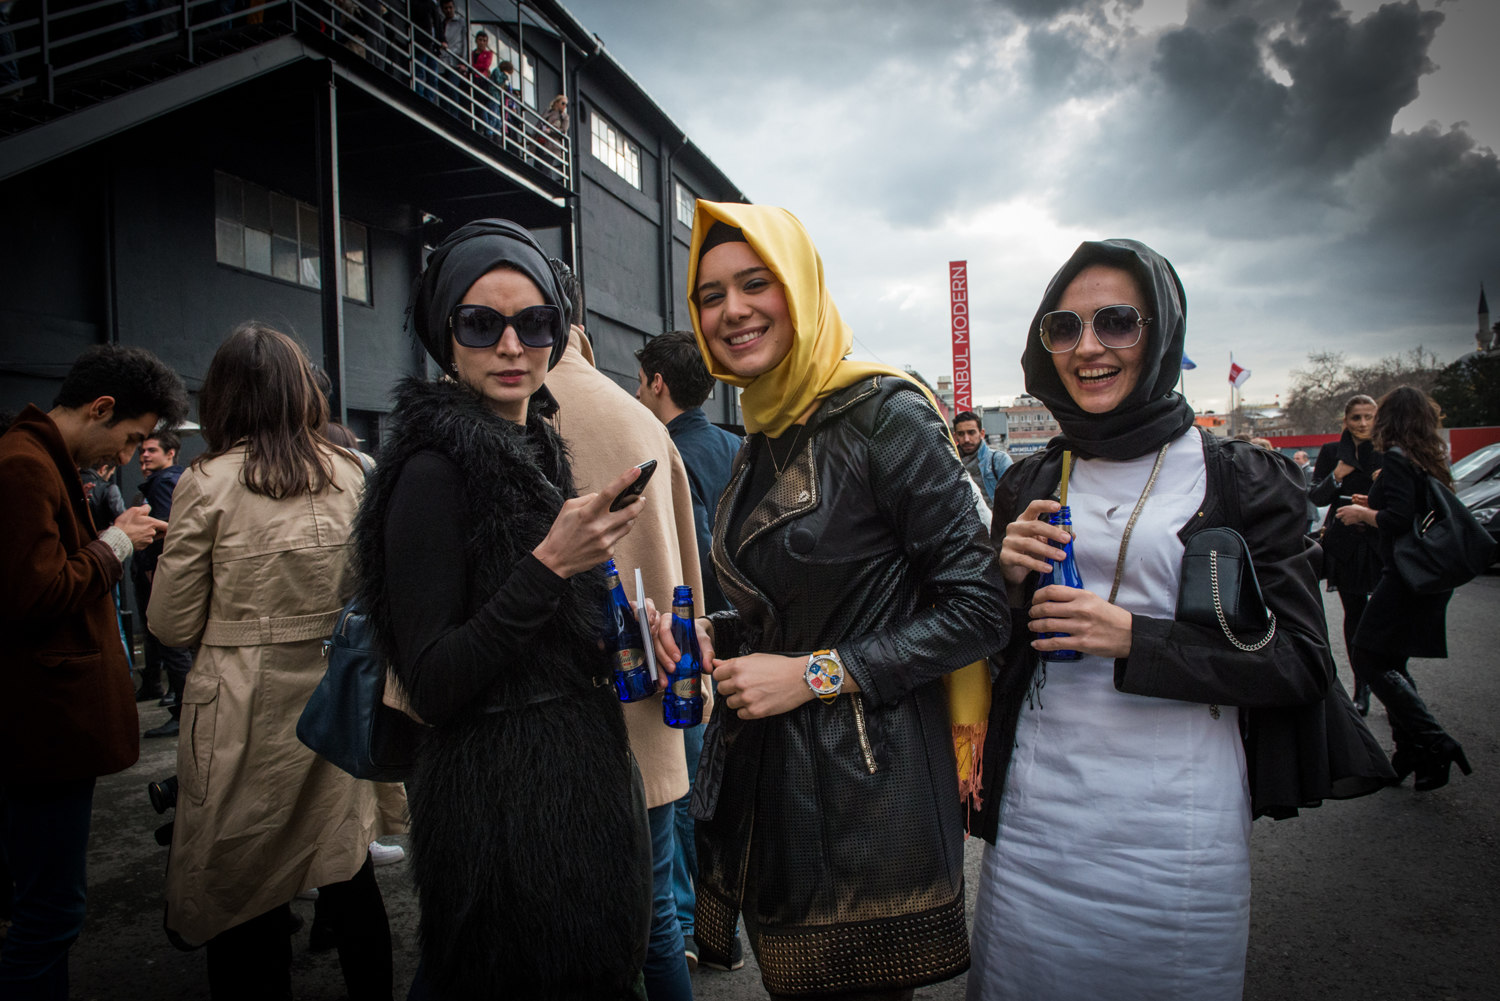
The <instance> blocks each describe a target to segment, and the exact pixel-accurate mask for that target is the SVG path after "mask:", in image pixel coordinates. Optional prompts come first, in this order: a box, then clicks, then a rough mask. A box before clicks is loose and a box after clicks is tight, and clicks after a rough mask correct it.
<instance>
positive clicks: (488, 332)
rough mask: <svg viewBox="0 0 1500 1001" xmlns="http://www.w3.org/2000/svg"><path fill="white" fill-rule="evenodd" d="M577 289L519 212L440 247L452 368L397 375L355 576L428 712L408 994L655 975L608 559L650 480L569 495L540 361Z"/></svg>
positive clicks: (572, 987)
mask: <svg viewBox="0 0 1500 1001" xmlns="http://www.w3.org/2000/svg"><path fill="white" fill-rule="evenodd" d="M566 306H567V299H566V296H565V295H564V293H563V291H562V289H561V287H560V286H559V284H558V280H557V276H556V275H555V274H554V273H553V271H552V268H551V266H550V265H549V263H548V261H547V256H546V254H545V253H544V252H543V251H542V249H541V247H540V246H539V245H538V244H537V242H536V240H535V239H534V238H533V237H532V235H531V234H530V233H528V232H527V231H526V230H525V229H523V228H521V227H520V226H518V225H516V224H515V223H512V222H509V221H506V220H500V219H483V220H479V221H477V222H472V223H469V224H467V225H465V226H462V227H460V228H459V229H457V230H455V231H454V232H453V233H452V234H450V235H449V236H448V237H447V238H446V239H444V240H443V241H442V242H441V243H440V244H439V245H438V246H437V248H436V249H434V250H433V252H432V254H431V256H430V257H429V258H428V262H427V267H426V269H425V270H424V271H423V272H422V275H421V278H420V281H419V282H418V285H417V289H416V294H415V299H414V301H413V303H412V309H411V317H412V323H413V324H414V326H415V328H416V333H417V337H418V338H419V339H420V341H421V343H422V346H423V347H424V348H426V350H427V353H428V354H429V355H430V356H431V357H432V358H433V360H434V361H436V362H437V364H438V365H439V366H440V367H441V369H442V371H443V372H444V373H445V374H446V377H445V378H443V379H440V380H437V381H433V382H428V381H425V380H421V379H408V380H406V381H405V382H403V383H401V384H400V386H399V387H398V388H397V390H396V399H395V408H394V410H393V411H392V413H391V417H390V424H389V426H388V429H387V432H386V433H385V434H383V435H382V440H381V448H380V464H379V465H378V466H376V468H375V471H374V472H373V473H372V474H371V476H370V483H369V491H368V494H367V495H366V500H365V504H364V507H363V509H362V510H361V511H360V516H359V524H358V526H357V528H356V540H357V554H358V563H359V570H360V572H359V591H358V594H359V597H360V598H361V600H362V601H363V603H364V606H365V607H366V608H367V609H369V613H370V618H371V621H372V623H373V624H374V625H375V628H376V632H377V638H378V641H379V644H380V648H381V650H382V651H383V652H384V653H385V655H386V656H387V657H388V658H389V660H390V662H391V666H392V668H393V669H394V671H395V673H396V676H397V678H398V679H399V680H400V681H401V683H402V685H403V686H404V687H405V689H406V693H407V695H408V696H409V699H410V704H411V707H412V709H413V710H414V711H415V712H416V713H417V714H418V715H419V716H420V717H421V718H422V719H424V720H426V721H427V722H428V723H429V724H431V725H432V729H431V730H430V731H429V732H428V734H427V738H426V740H425V741H424V743H423V747H422V751H421V753H420V755H419V757H418V760H417V763H416V770H415V773H414V775H413V776H412V779H411V781H410V783H409V785H410V787H411V818H412V824H411V847H412V853H411V855H412V857H411V863H412V867H413V877H414V879H415V882H416V887H417V896H418V900H419V902H420V905H421V918H420V932H421V943H422V958H421V963H420V965H419V966H418V968H417V975H416V980H415V982H414V983H413V984H412V991H411V995H410V997H411V999H412V1001H423V999H429V998H448V999H464V1001H468V999H474V998H499V997H546V998H578V999H580V1001H581V999H584V998H590V999H595V998H597V999H599V1001H615V999H625V998H639V991H640V990H641V973H640V970H641V966H642V961H643V958H644V955H645V948H646V940H647V929H648V924H649V918H650V913H651V855H650V846H651V838H650V833H649V830H648V828H647V820H646V810H645V797H644V792H643V790H642V786H641V780H640V773H639V771H638V770H637V768H636V766H635V764H634V762H633V760H632V757H631V754H630V744H629V740H628V738H627V734H626V727H625V719H624V715H623V713H622V712H621V707H620V702H619V700H618V699H617V698H616V696H615V693H614V691H613V688H612V686H611V685H610V676H611V669H610V662H611V658H610V656H609V654H608V653H606V652H605V650H604V649H603V645H602V644H601V642H600V638H601V637H600V632H601V628H602V615H601V612H602V608H603V603H604V601H605V598H606V594H607V592H606V591H605V589H604V577H603V573H602V571H601V570H600V564H602V563H603V562H604V561H605V560H606V559H608V558H609V557H610V556H611V555H612V554H613V553H614V547H615V545H616V544H617V543H618V542H619V541H620V539H622V538H623V537H624V536H625V535H626V534H627V533H628V532H629V531H630V528H631V525H632V524H633V523H634V522H635V520H636V519H637V518H638V517H640V516H641V515H642V513H643V509H644V508H645V506H646V502H645V501H641V500H639V499H637V500H635V501H633V502H631V503H630V504H627V505H626V506H625V507H623V508H621V509H620V510H619V511H615V512H611V511H609V510H608V509H609V506H610V502H611V501H612V499H613V498H614V497H615V496H617V495H618V494H619V492H620V491H621V490H623V489H624V488H625V487H626V486H628V485H629V484H630V483H632V482H634V480H635V477H636V475H637V474H636V471H635V470H634V469H633V468H629V467H627V468H626V469H625V471H624V472H623V473H622V474H620V475H618V476H616V477H615V478H614V479H613V480H612V481H610V482H608V483H605V484H603V485H602V490H601V491H600V492H599V493H597V494H588V495H586V496H583V497H574V496H573V494H574V489H573V475H572V470H571V466H570V464H569V461H568V456H567V453H566V450H565V449H564V448H563V444H562V441H561V439H560V438H559V437H558V435H557V433H556V431H555V430H553V428H552V425H551V424H550V423H549V422H548V417H550V416H551V415H552V414H553V413H555V412H556V408H557V405H556V402H555V401H554V399H553V397H552V395H551V393H550V392H549V391H548V389H547V387H546V386H545V384H544V382H545V380H546V379H547V375H548V372H549V371H550V370H551V369H552V368H553V366H555V365H557V364H558V362H559V361H560V360H561V358H562V355H563V352H564V351H565V350H566V348H567V342H568V339H569V337H568V326H567V318H566V315H565V309H566ZM633 459H634V457H630V456H621V457H618V461H619V463H620V464H621V465H622V466H623V465H624V464H625V463H626V462H630V461H633ZM634 461H638V460H634Z"/></svg>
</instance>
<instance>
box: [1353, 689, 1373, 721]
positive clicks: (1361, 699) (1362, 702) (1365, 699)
mask: <svg viewBox="0 0 1500 1001" xmlns="http://www.w3.org/2000/svg"><path fill="white" fill-rule="evenodd" d="M1354 708H1356V709H1358V710H1359V714H1360V715H1361V716H1368V715H1370V686H1369V685H1367V684H1365V683H1364V682H1363V681H1356V682H1355V683H1354Z"/></svg>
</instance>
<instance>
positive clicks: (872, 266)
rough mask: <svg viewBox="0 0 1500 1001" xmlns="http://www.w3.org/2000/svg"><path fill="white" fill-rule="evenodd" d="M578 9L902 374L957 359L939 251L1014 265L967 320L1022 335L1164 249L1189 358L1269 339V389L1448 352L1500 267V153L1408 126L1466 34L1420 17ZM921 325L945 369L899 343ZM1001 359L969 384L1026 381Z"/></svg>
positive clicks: (1089, 9)
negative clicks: (1079, 283) (1285, 376)
mask: <svg viewBox="0 0 1500 1001" xmlns="http://www.w3.org/2000/svg"><path fill="white" fill-rule="evenodd" d="M565 2H568V0H565ZM1345 2H1351V0H1345ZM1359 2H1363V0H1359ZM570 6H573V7H574V8H575V9H576V10H577V11H578V13H579V14H580V16H581V17H582V19H583V20H584V23H585V24H588V25H589V26H590V27H593V28H595V29H596V30H599V31H600V32H601V34H602V35H603V36H604V38H605V41H606V42H607V43H608V44H609V46H610V48H611V50H612V51H613V52H614V53H615V55H616V56H617V57H618V58H619V59H620V60H621V62H622V63H624V64H625V65H626V66H627V67H629V68H630V70H631V72H632V73H634V74H635V75H636V76H637V78H638V79H641V80H642V82H643V83H644V84H645V85H646V86H647V89H648V90H649V91H650V92H651V93H652V94H653V96H655V97H656V99H657V100H658V101H660V102H661V103H662V105H663V106H664V107H665V108H666V109H667V110H668V111H669V112H670V113H671V114H673V115H674V116H675V117H677V118H678V120H679V121H680V122H681V123H682V125H683V127H684V128H685V129H686V130H687V131H688V133H689V134H690V135H692V136H693V138H694V139H695V140H696V141H697V142H699V144H700V145H701V146H702V147H703V148H704V149H705V151H706V152H707V153H708V154H709V155H710V156H711V157H713V158H714V159H715V160H716V162H718V163H719V165H720V166H722V167H723V168H724V169H725V171H726V172H728V174H729V175H730V176H731V177H733V178H734V179H735V180H736V182H737V183H739V184H740V185H742V186H743V187H744V189H745V190H746V191H747V192H748V193H749V194H750V195H751V196H753V197H756V198H759V199H764V200H766V201H770V202H773V203H780V204H787V205H788V206H790V207H792V208H793V209H794V211H797V212H798V213H799V214H800V215H801V216H802V217H803V218H804V220H805V221H806V222H807V223H808V225H809V227H810V228H812V229H813V231H814V232H815V233H816V234H817V236H818V240H819V245H820V247H821V248H822V249H823V252H824V256H825V260H827V261H828V263H829V266H830V274H831V275H833V276H835V277H836V279H837V281H838V283H839V291H840V304H841V306H842V307H843V310H844V313H845V315H846V318H848V319H849V320H850V322H851V324H853V325H854V327H855V329H856V330H857V331H859V332H860V336H861V342H862V343H861V347H862V348H868V349H869V350H871V351H872V352H873V353H875V354H877V355H881V354H882V352H884V354H885V355H886V357H885V360H886V361H891V362H903V361H908V360H909V361H912V362H914V363H916V364H919V365H921V366H923V367H930V368H933V369H934V370H935V371H941V370H942V369H943V367H945V365H946V362H944V361H943V360H942V356H941V352H942V349H943V343H942V341H941V331H942V329H943V328H942V323H943V322H944V321H943V318H942V316H943V314H942V313H941V310H940V309H938V308H937V307H932V308H933V312H932V313H931V314H930V315H929V314H926V313H923V314H922V316H921V317H920V318H918V317H917V316H916V315H915V314H916V313H917V312H921V311H922V310H923V309H926V308H928V307H926V306H924V305H923V303H924V302H925V300H924V298H923V297H924V296H927V295H928V294H929V293H927V292H925V291H916V290H925V289H927V287H928V286H927V282H928V279H929V276H928V275H927V272H926V270H924V269H925V268H927V266H928V265H929V264H930V262H931V261H933V260H936V261H941V260H945V259H947V258H946V256H945V255H949V254H951V255H955V256H957V255H960V254H967V255H969V256H971V257H972V258H973V260H972V261H971V265H972V267H973V268H974V269H975V270H974V273H975V274H976V275H979V274H988V275H992V276H994V277H992V278H990V279H988V280H987V287H986V288H985V293H986V294H985V296H984V297H982V298H981V297H980V296H979V295H976V297H975V303H976V306H975V310H976V312H975V324H976V329H978V328H979V326H980V325H981V323H983V324H985V325H986V329H989V330H996V331H1009V330H1010V328H1011V326H1013V325H1014V324H1013V317H1012V316H1011V314H1016V315H1023V314H1024V315H1029V312H1030V309H1031V308H1032V307H1033V306H1034V304H1035V297H1036V295H1037V294H1038V293H1039V292H1040V289H1041V287H1042V286H1043V285H1044V284H1045V280H1046V277H1047V275H1048V274H1049V273H1050V271H1051V268H1052V267H1055V265H1056V264H1057V263H1059V262H1060V261H1061V259H1062V258H1063V257H1065V256H1066V252H1067V250H1068V249H1071V246H1072V244H1073V242H1076V239H1077V238H1078V237H1079V236H1087V237H1102V236H1122V235H1123V236H1137V237H1140V238H1142V239H1145V240H1146V241H1147V242H1148V243H1151V244H1153V245H1154V246H1156V247H1157V249H1159V250H1161V251H1162V252H1164V253H1166V254H1167V256H1169V257H1171V258H1172V259H1173V261H1174V263H1176V264H1177V265H1178V266H1179V268H1180V269H1181V270H1182V271H1183V275H1184V280H1185V281H1186V282H1187V284H1188V289H1189V296H1190V299H1191V300H1192V301H1193V302H1194V304H1195V305H1194V316H1195V321H1194V332H1193V334H1192V338H1191V341H1190V345H1192V346H1193V347H1192V350H1191V353H1192V354H1193V355H1194V357H1195V358H1197V360H1199V361H1200V363H1205V362H1204V359H1203V358H1198V354H1199V353H1200V350H1201V351H1202V352H1203V353H1204V354H1205V355H1206V356H1207V357H1213V356H1214V354H1215V353H1218V352H1221V353H1222V356H1223V357H1225V358H1227V356H1228V351H1229V350H1230V349H1231V348H1237V349H1238V350H1240V351H1242V352H1243V351H1248V350H1251V347H1250V344H1249V342H1250V341H1252V340H1253V341H1254V345H1253V349H1254V351H1256V352H1259V354H1258V355H1256V356H1255V357H1254V358H1252V359H1247V360H1252V361H1253V365H1252V367H1254V368H1255V370H1256V373H1257V374H1256V379H1257V388H1265V386H1266V383H1267V382H1269V381H1270V380H1273V379H1276V378H1277V376H1276V374H1275V373H1276V372H1277V371H1278V370H1279V371H1280V372H1282V373H1285V371H1286V370H1288V369H1290V368H1294V367H1296V366H1297V365H1299V364H1302V363H1303V362H1304V361H1305V358H1306V354H1307V352H1308V351H1309V350H1319V349H1324V348H1329V349H1333V350H1347V351H1348V352H1349V353H1350V355H1351V356H1352V357H1365V358H1375V357H1379V356H1381V355H1384V354H1389V353H1391V352H1393V351H1398V350H1404V349H1406V348H1409V347H1411V346H1413V345H1414V344H1415V343H1417V342H1418V341H1421V342H1424V343H1427V344H1428V346H1429V347H1437V348H1438V349H1439V350H1440V352H1441V351H1442V350H1443V344H1442V343H1441V337H1448V338H1449V340H1451V341H1453V342H1454V344H1456V345H1457V347H1456V348H1455V349H1454V350H1452V351H1451V352H1450V354H1449V355H1448V357H1451V356H1453V355H1456V353H1457V352H1458V351H1461V350H1465V349H1466V348H1465V346H1464V345H1465V344H1466V343H1467V334H1466V333H1465V332H1464V330H1463V329H1462V328H1460V329H1459V330H1458V332H1457V333H1456V334H1455V333H1454V331H1453V325H1454V324H1462V325H1467V324H1471V323H1472V318H1471V317H1470V316H1468V315H1467V314H1468V313H1469V312H1470V311H1471V310H1472V301H1473V298H1474V291H1475V290H1474V286H1475V285H1477V282H1478V279H1479V278H1480V277H1481V276H1485V277H1490V278H1491V280H1492V281H1493V268H1494V267H1495V265H1496V262H1497V261H1500V233H1497V225H1496V220H1497V219H1500V162H1497V160H1496V157H1495V154H1494V153H1493V152H1491V151H1490V150H1489V149H1486V148H1484V147H1483V146H1480V145H1477V144H1476V143H1475V141H1474V138H1473V134H1472V132H1471V130H1469V129H1468V128H1467V127H1465V126H1464V125H1463V124H1462V123H1459V124H1458V125H1452V124H1450V122H1443V123H1441V124H1436V123H1434V124H1432V125H1430V126H1428V127H1426V128H1419V129H1416V130H1415V131H1411V130H1393V122H1395V121H1396V120H1398V119H1397V115H1398V113H1401V112H1402V109H1408V110H1407V111H1406V112H1405V113H1406V114H1408V115H1409V114H1410V110H1409V109H1410V107H1411V105H1412V103H1413V101H1414V99H1416V98H1417V97H1418V94H1419V91H1420V90H1421V88H1422V87H1423V85H1424V81H1430V80H1432V79H1433V78H1432V77H1431V76H1429V75H1428V74H1430V73H1432V72H1434V66H1433V57H1432V55H1431V53H1432V51H1433V43H1434V39H1435V37H1436V36H1437V35H1438V33H1439V31H1442V32H1444V33H1445V34H1444V36H1443V37H1444V38H1445V39H1446V38H1447V37H1448V35H1449V34H1451V32H1452V28H1451V27H1445V18H1444V16H1443V13H1442V12H1441V10H1432V9H1423V8H1424V7H1426V8H1431V7H1432V6H1433V4H1432V3H1431V2H1430V0H1421V5H1420V6H1419V4H1418V3H1417V2H1415V0H1404V2H1400V3H1391V4H1387V5H1385V6H1384V7H1381V8H1379V9H1374V10H1369V11H1368V12H1367V13H1361V14H1350V13H1349V12H1347V11H1346V10H1345V9H1344V8H1343V7H1342V6H1341V5H1340V3H1338V2H1335V0H1190V2H1189V6H1188V10H1187V16H1186V18H1185V19H1184V20H1183V23H1180V24H1172V25H1166V26H1163V25H1162V24H1161V19H1160V17H1159V16H1158V17H1157V19H1156V20H1155V21H1151V20H1150V19H1151V17H1152V15H1153V14H1157V13H1158V11H1157V10H1156V8H1155V7H1154V6H1153V5H1152V4H1144V5H1143V4H1142V3H1141V2H1140V0H1131V2H1119V0H1053V2H1044V0H932V2H928V3H915V2H899V0H887V2H871V0H866V2H851V0H846V2H843V3H833V2H826V3H825V2H812V3H809V2H807V0H758V2H757V3H755V4H746V3H744V2H743V0H699V2H696V3H692V4H688V3H679V2H672V0H636V2H633V3H631V4H629V5H625V4H617V3H616V2H614V0H571V2H570ZM1448 9H1450V10H1457V11H1460V12H1466V15H1465V16H1469V17H1471V18H1474V19H1478V18H1480V17H1481V13H1482V12H1483V11H1485V8H1484V7H1483V6H1482V5H1476V3H1475V2H1474V0H1468V2H1466V3H1464V4H1455V5H1454V6H1453V7H1452V8H1448ZM1460 20H1461V18H1460V16H1459V14H1454V21H1455V23H1458V22H1459V21H1460ZM1490 20H1491V21H1492V23H1493V18H1491V19H1490ZM1466 23H1468V24H1471V25H1472V24H1475V23H1477V22H1476V20H1470V21H1468V22H1466ZM1440 72H1441V73H1442V75H1443V79H1444V80H1449V79H1451V77H1452V73H1451V71H1450V70H1449V69H1448V68H1447V67H1444V68H1443V70H1441V71H1440ZM1475 86H1476V87H1478V88H1479V89H1480V90H1481V92H1482V89H1483V87H1491V89H1492V85H1491V82H1490V80H1488V79H1485V80H1484V81H1483V82H1482V87H1480V85H1479V84H1478V83H1477V82H1476V84H1475ZM1426 97H1427V95H1424V98H1426ZM1455 117H1456V116H1455ZM1486 135H1487V136H1489V134H1488V133H1486ZM1489 137H1490V138H1491V141H1493V137H1492V136H1489ZM981 219H982V220H983V225H980V224H979V223H978V222H976V220H981ZM991 223H993V225H994V227H995V229H994V231H993V235H991V233H990V230H989V229H988V228H987V227H988V226H989V225H990V224H991ZM1064 233H1066V234H1068V235H1067V236H1066V237H1065V236H1063V234H1064ZM986 241H988V242H986ZM1063 244H1066V246H1063ZM1043 247H1045V248H1046V249H1045V250H1042V249H1041V248H1043ZM1059 248H1061V249H1059ZM1054 253H1055V254H1057V255H1058V256H1057V259H1056V260H1055V261H1054V260H1051V259H1050V258H1051V255H1052V254H1054ZM1043 256H1046V257H1048V259H1047V260H1041V259H1040V258H1041V257H1043ZM1486 267H1487V268H1489V269H1491V270H1490V271H1489V272H1484V271H1482V270H1481V269H1483V268H1486ZM940 270H941V269H940V268H939V271H940ZM939 284H940V280H939ZM845 289H848V290H849V293H848V294H845V291H844V290H845ZM903 290H909V291H903ZM893 303H898V304H899V303H906V304H909V305H910V309H911V310H912V311H913V312H907V311H906V310H907V308H908V307H907V305H901V306H900V307H899V308H896V309H892V308H891V305H892V304H893ZM981 303H983V304H984V305H983V306H981V305H980V304H981ZM985 309H989V310H990V313H989V315H983V313H984V310H985ZM914 319H915V320H918V322H920V323H921V324H925V325H927V326H930V327H932V330H931V331H929V333H932V334H933V343H934V344H936V345H937V346H936V348H934V349H933V351H934V352H935V357H924V356H914V355H911V354H909V353H907V354H903V352H910V351H912V350H914V349H913V347H912V346H913V345H915V344H918V343H922V342H923V341H924V338H923V337H919V338H915V339H914V338H913V336H912V333H911V331H912V323H913V321H914ZM924 329H926V328H925V327H924ZM1252 329H1253V332H1254V334H1253V338H1252V337H1251V336H1249V335H1248V331H1250V330H1252ZM1424 330H1425V331H1428V332H1429V333H1426V334H1424V333H1423V331H1424ZM1432 330H1439V331H1443V332H1444V333H1442V334H1441V337H1439V338H1438V339H1437V340H1435V339H1434V336H1433V335H1431V333H1430V332H1431V331H1432ZM925 336H926V335H924V337H925ZM1006 336H1009V335H1008V334H1007V335H1006ZM882 338H885V339H882ZM1236 341H1237V342H1238V343H1235V342H1236ZM1007 343H1008V342H1007ZM1011 347H1013V345H1011ZM923 350H926V349H923ZM1018 350H1019V349H1016V351H1015V352H1010V348H1009V347H1007V348H1006V350H1005V352H999V353H1004V354H1005V357H1006V359H1010V358H1011V357H1012V355H1013V354H1014V353H1018ZM997 351H998V349H997ZM980 364H981V366H982V365H983V364H984V362H981V363H980ZM1205 364H1206V363H1205ZM1011 369H1013V364H1011V363H1010V362H1009V361H1007V362H1006V363H1005V365H1004V366H1003V367H1002V366H1001V365H1000V364H999V363H996V369H995V374H994V375H993V376H992V377H989V378H988V379H987V378H986V373H985V372H984V371H983V370H982V368H980V369H977V370H976V379H978V380H979V382H977V383H976V384H986V383H987V384H988V385H989V386H990V387H992V388H989V389H987V390H985V391H986V392H994V393H1005V392H1016V391H1019V389H1020V386H1019V384H1018V383H1016V384H1013V385H1012V384H1008V383H1004V382H1003V381H1002V380H1005V379H1007V378H1009V375H1008V373H1010V371H1011ZM1276 388H1277V389H1280V388H1283V387H1282V386H1281V385H1280V384H1276Z"/></svg>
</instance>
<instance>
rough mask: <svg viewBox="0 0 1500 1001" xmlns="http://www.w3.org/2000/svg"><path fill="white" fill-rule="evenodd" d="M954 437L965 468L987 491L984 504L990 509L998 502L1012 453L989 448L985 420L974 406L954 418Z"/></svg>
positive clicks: (982, 490)
mask: <svg viewBox="0 0 1500 1001" xmlns="http://www.w3.org/2000/svg"><path fill="white" fill-rule="evenodd" d="M953 441H954V442H955V443H956V444H957V445H958V457H959V458H960V459H962V460H963V464H964V471H965V472H967V473H968V474H969V476H970V478H971V479H973V481H974V483H975V484H976V485H977V486H978V487H979V489H980V492H981V493H983V494H984V504H985V508H986V509H988V508H989V507H990V506H991V505H993V504H994V502H995V489H996V487H998V486H999V485H1000V477H1002V476H1004V475H1005V471H1006V470H1007V469H1009V468H1010V463H1011V459H1010V456H1009V455H1008V454H1006V453H1005V452H996V451H994V450H993V449H991V448H990V444H989V442H988V441H986V440H985V436H984V423H983V422H982V421H981V420H980V419H979V415H978V414H976V413H974V411H972V410H965V411H963V412H962V413H960V414H959V415H958V416H957V417H955V418H953Z"/></svg>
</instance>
